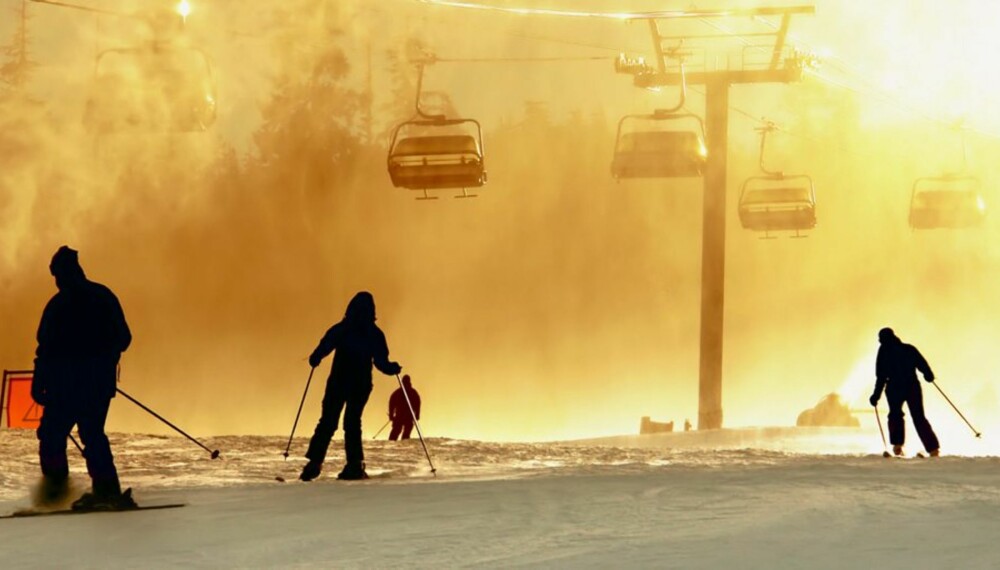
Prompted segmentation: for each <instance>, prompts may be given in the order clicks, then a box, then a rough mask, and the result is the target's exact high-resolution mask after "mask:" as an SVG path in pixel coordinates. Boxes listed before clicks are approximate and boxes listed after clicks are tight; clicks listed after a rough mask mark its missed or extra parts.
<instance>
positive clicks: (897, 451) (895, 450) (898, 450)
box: [892, 445, 903, 457]
mask: <svg viewBox="0 0 1000 570" xmlns="http://www.w3.org/2000/svg"><path fill="white" fill-rule="evenodd" d="M892 454H893V455H895V456H896V457H902V456H903V446H902V445H894V446H892Z"/></svg>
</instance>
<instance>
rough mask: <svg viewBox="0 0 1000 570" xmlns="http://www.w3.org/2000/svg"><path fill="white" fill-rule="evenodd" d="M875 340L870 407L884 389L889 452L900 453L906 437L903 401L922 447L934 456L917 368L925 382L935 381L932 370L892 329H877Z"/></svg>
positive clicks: (934, 444)
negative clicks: (886, 403) (876, 349)
mask: <svg viewBox="0 0 1000 570" xmlns="http://www.w3.org/2000/svg"><path fill="white" fill-rule="evenodd" d="M878 341H879V343H880V344H881V346H880V347H879V349H878V357H877V359H876V361H875V377H876V379H875V392H874V393H872V396H871V398H870V399H869V402H871V405H872V406H877V405H878V401H879V398H881V396H882V390H883V389H885V397H886V400H888V401H889V442H890V443H892V452H893V453H894V454H896V455H902V454H903V443H904V441H905V437H906V424H905V423H904V422H903V418H904V417H905V415H904V414H903V404H904V403H905V404H906V406H907V408H909V410H910V415H912V416H913V425H914V427H916V429H917V435H918V436H920V441H921V442H922V443H923V444H924V449H926V450H927V453H929V454H930V455H931V456H937V455H938V454H939V453H940V446H939V445H938V439H937V436H936V435H934V430H933V429H932V428H931V424H930V422H928V421H927V418H926V417H925V416H924V399H923V393H922V391H921V389H920V383H919V382H918V381H917V373H916V371H917V370H919V371H920V372H921V374H923V375H924V380H926V381H927V382H933V381H934V372H932V371H931V367H930V365H928V364H927V360H925V359H924V357H923V356H922V355H921V354H920V351H919V350H917V349H916V347H914V346H913V345H909V344H905V343H903V341H901V340H899V337H897V336H896V334H895V333H894V332H893V331H892V329H890V328H884V329H882V330H880V331H879V332H878Z"/></svg>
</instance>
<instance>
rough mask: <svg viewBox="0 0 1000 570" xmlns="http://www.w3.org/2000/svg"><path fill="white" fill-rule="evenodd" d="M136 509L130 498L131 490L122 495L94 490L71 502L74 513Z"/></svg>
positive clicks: (119, 492)
mask: <svg viewBox="0 0 1000 570" xmlns="http://www.w3.org/2000/svg"><path fill="white" fill-rule="evenodd" d="M138 507H139V505H137V504H136V502H135V499H133V498H132V489H125V492H124V493H122V492H121V491H118V492H115V491H114V490H97V489H95V490H93V491H91V492H89V493H84V494H83V496H82V497H80V498H79V499H77V500H76V501H73V510H74V511H127V510H129V509H135V508H138Z"/></svg>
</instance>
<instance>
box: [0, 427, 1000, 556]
mask: <svg viewBox="0 0 1000 570" xmlns="http://www.w3.org/2000/svg"><path fill="white" fill-rule="evenodd" d="M30 435H31V434H16V433H12V432H3V433H0V453H2V454H0V461H2V462H3V464H2V467H3V470H2V474H0V477H2V480H0V491H2V493H3V495H2V500H0V510H3V511H9V510H13V508H15V507H16V506H18V505H20V504H23V503H24V499H23V497H24V493H25V491H24V485H25V482H26V481H27V480H30V479H31V478H33V477H34V469H35V464H34V459H33V458H32V456H31V455H32V452H33V445H34V441H33V438H32V437H30ZM786 435H787V434H786ZM631 439H633V441H643V442H648V441H650V440H648V439H639V438H631ZM667 439H670V438H667ZM673 439H674V440H675V444H676V442H677V441H679V439H678V438H673ZM681 439H682V438H681ZM847 439H850V438H847ZM866 440H867V439H865V441H866ZM212 443H213V444H214V445H215V446H217V447H219V448H221V449H223V453H224V456H225V460H224V461H215V462H213V461H210V460H209V459H208V458H207V454H206V457H201V456H199V455H198V453H197V451H198V450H197V448H191V447H188V445H189V444H186V443H185V442H184V441H183V440H179V439H174V438H156V437H149V436H116V444H117V446H118V449H119V458H120V460H119V463H120V465H121V470H122V478H123V480H124V481H125V483H126V484H129V485H134V486H136V488H137V495H138V498H139V500H140V502H145V503H158V502H174V501H179V500H181V501H186V502H188V503H190V506H188V507H186V508H183V509H178V510H171V511H151V512H140V513H118V514H100V515H86V516H73V517H52V518H47V519H26V520H13V521H0V556H2V557H3V567H5V568H27V567H60V566H67V565H71V566H73V567H86V568H97V567H102V568H103V567H122V568H140V567H141V568H158V567H177V566H183V567H203V568H244V567H254V568H288V567H293V568H294V567H316V568H330V567H336V568H344V567H347V568H351V567H364V568H368V567H403V566H416V567H449V568H450V567H470V566H487V567H511V566H531V567H539V566H541V567H565V568H577V567H591V568H609V567H657V568H875V567H878V568H946V567H951V568H963V569H964V568H997V567H1000V544H998V541H997V540H996V535H997V532H996V531H997V529H998V528H1000V527H998V523H997V522H996V521H997V520H1000V477H997V473H998V469H1000V459H997V458H992V457H968V458H959V457H948V458H941V459H938V460H930V459H928V460H886V459H883V458H881V457H880V456H877V455H865V454H855V455H816V454H808V453H785V452H780V451H774V450H764V449H729V450H724V451H713V450H707V449H704V448H701V447H699V446H695V447H694V448H692V449H676V448H674V449H671V448H665V447H655V446H650V447H642V448H631V449H630V448H625V447H610V446H604V445H595V444H593V443H589V442H573V443H569V444H566V443H558V444H555V443H554V444H496V443H484V442H465V441H453V440H432V441H430V442H429V444H430V447H431V452H432V454H433V457H434V458H435V459H436V464H437V467H438V469H439V476H438V477H437V478H432V477H430V474H429V473H428V472H427V468H426V464H425V463H424V461H425V460H424V459H423V455H422V452H421V450H420V448H419V443H418V442H412V441H411V442H408V443H406V444H402V445H393V444H389V443H388V442H376V443H375V444H374V445H369V446H368V447H367V451H368V460H369V462H370V463H371V464H372V468H371V469H370V471H372V472H373V473H388V475H389V476H388V477H385V478H377V479H373V480H370V481H366V482H356V483H353V482H352V483H342V482H337V481H335V480H333V479H332V478H329V477H324V478H322V479H320V480H318V481H316V482H314V483H310V484H302V483H298V482H289V483H284V484H282V483H277V482H274V481H273V477H274V475H275V474H282V475H284V476H286V477H289V478H291V477H292V476H294V473H295V472H296V470H297V469H298V467H299V466H300V465H301V463H302V462H301V460H294V459H290V460H289V461H288V463H287V465H286V464H285V463H284V462H283V461H282V458H281V456H280V452H281V451H282V450H283V448H284V446H283V442H281V438H242V437H240V438H237V437H233V438H218V439H216V440H213V442H212ZM338 443H339V442H335V445H336V444H338ZM303 445H304V442H296V447H297V448H298V449H300V450H301V448H302V447H303ZM227 450H229V451H228V452H227ZM338 457H340V453H339V452H337V453H336V454H334V461H336V458H338ZM333 467H334V466H331V470H332V469H333ZM73 469H74V472H80V471H81V470H82V466H81V465H80V464H79V463H77V462H75V463H74V464H73Z"/></svg>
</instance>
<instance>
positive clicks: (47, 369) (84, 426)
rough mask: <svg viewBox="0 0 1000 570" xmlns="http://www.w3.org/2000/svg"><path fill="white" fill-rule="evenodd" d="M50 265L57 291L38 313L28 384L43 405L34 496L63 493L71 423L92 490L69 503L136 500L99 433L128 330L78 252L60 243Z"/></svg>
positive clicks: (44, 499) (100, 506)
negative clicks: (38, 480)
mask: <svg viewBox="0 0 1000 570" xmlns="http://www.w3.org/2000/svg"><path fill="white" fill-rule="evenodd" d="M49 270H50V271H51V272H52V275H53V276H54V277H55V281H56V286H57V287H58V288H59V292H58V293H56V294H55V295H54V296H53V297H52V299H51V300H50V301H49V302H48V304H47V305H46V306H45V311H44V312H43V313H42V320H41V323H40V324H39V326H38V349H37V350H36V353H35V354H36V358H35V374H34V378H33V380H32V383H31V397H32V398H33V399H34V400H35V401H36V402H38V404H40V405H42V406H44V410H43V411H42V419H41V422H40V424H39V427H38V430H37V434H38V442H39V444H38V455H39V462H40V463H41V469H42V477H43V481H42V489H41V491H42V492H41V496H40V497H39V501H40V502H41V503H49V504H55V503H58V502H59V501H60V500H61V499H63V498H64V497H65V496H66V494H67V493H68V478H69V466H68V464H67V461H66V438H67V437H68V436H69V434H70V431H71V430H72V429H73V426H74V425H76V426H77V428H78V430H79V434H80V439H81V440H82V442H83V446H84V457H85V458H86V461H87V473H88V474H89V475H90V478H91V481H92V489H91V492H89V493H85V494H84V495H83V496H82V497H80V498H79V499H78V500H77V501H76V502H74V503H73V508H74V509H92V510H115V509H121V508H128V507H134V506H135V502H134V501H132V499H131V495H130V494H124V495H123V494H122V491H121V484H120V482H119V480H118V470H117V469H116V468H115V462H114V457H113V456H112V454H111V444H110V443H109V442H108V436H107V435H106V434H105V433H104V424H105V421H106V420H107V417H108V409H109V408H110V406H111V399H112V398H114V397H115V379H116V371H117V366H118V361H119V359H120V358H121V353H122V352H124V351H125V349H127V348H128V346H129V344H130V343H131V342H132V333H131V332H130V331H129V328H128V324H127V323H126V322H125V314H124V312H123V311H122V308H121V305H120V304H119V302H118V298H117V297H115V295H114V293H112V292H111V290H110V289H108V288H107V287H105V286H104V285H101V284H98V283H94V282H93V281H89V280H88V279H87V277H86V275H85V274H84V272H83V268H82V267H80V262H79V259H78V255H77V252H76V251H74V250H72V249H70V248H69V247H66V246H62V247H60V248H59V250H58V251H57V252H56V253H55V255H54V256H53V257H52V263H51V264H50V265H49Z"/></svg>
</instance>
